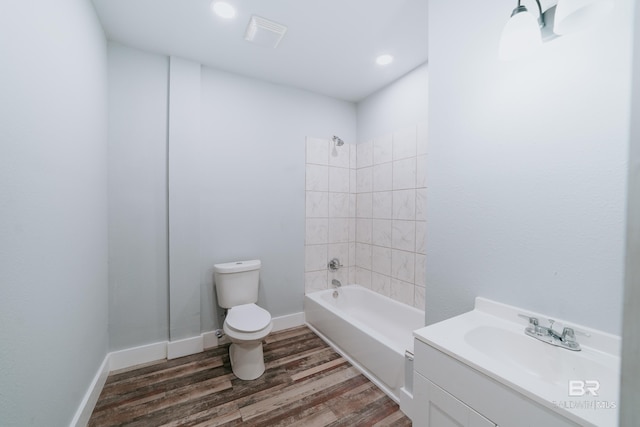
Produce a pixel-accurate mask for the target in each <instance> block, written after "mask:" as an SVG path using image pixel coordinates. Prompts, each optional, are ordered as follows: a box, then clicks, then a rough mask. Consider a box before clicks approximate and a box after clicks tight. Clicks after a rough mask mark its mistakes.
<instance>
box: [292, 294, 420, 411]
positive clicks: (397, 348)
mask: <svg viewBox="0 0 640 427" xmlns="http://www.w3.org/2000/svg"><path fill="white" fill-rule="evenodd" d="M333 291H334V290H333V289H330V290H326V291H319V292H314V293H311V294H308V295H306V296H305V300H304V311H305V317H306V322H307V325H309V326H310V327H311V329H313V330H314V331H315V332H317V333H318V334H319V335H320V336H321V337H322V338H323V339H324V340H325V341H327V342H328V343H329V344H330V345H331V346H332V347H334V348H335V349H336V350H337V351H338V352H339V353H341V354H342V355H343V356H346V357H347V359H349V360H350V361H351V362H352V363H353V362H355V363H354V364H355V365H356V366H357V367H358V368H360V369H361V370H363V372H364V374H365V375H366V376H367V377H369V378H370V379H371V380H372V381H373V382H374V383H376V384H377V385H378V386H379V387H380V388H382V390H383V391H385V392H386V393H387V394H388V395H389V396H390V397H391V398H393V399H394V400H395V401H396V402H398V401H399V395H400V388H401V387H402V386H403V385H404V378H405V351H406V350H409V351H411V353H413V335H412V332H413V331H414V330H415V329H420V328H421V327H423V326H424V311H422V310H418V309H416V308H414V307H411V306H408V305H406V304H402V303H399V302H397V301H394V300H392V299H391V298H387V297H385V296H383V295H380V294H377V293H375V292H373V291H371V290H369V289H367V288H364V287H362V286H359V285H348V286H343V287H342V288H340V289H339V291H338V293H339V296H338V297H337V298H334V297H333V296H332V294H333Z"/></svg>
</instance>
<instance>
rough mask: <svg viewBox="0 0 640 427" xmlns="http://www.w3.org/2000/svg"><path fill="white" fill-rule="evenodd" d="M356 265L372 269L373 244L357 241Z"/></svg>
mask: <svg viewBox="0 0 640 427" xmlns="http://www.w3.org/2000/svg"><path fill="white" fill-rule="evenodd" d="M356 267H360V268H366V269H367V270H371V245H367V244H365V243H356Z"/></svg>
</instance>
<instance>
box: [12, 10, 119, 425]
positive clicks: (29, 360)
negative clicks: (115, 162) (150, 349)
mask: <svg viewBox="0 0 640 427" xmlns="http://www.w3.org/2000/svg"><path fill="white" fill-rule="evenodd" d="M1 9H2V12H0V57H1V58H2V67H1V69H2V71H1V73H0V76H1V77H0V94H1V95H0V151H1V154H0V183H1V184H0V219H1V220H0V325H1V326H0V396H1V397H0V414H1V415H0V419H1V421H0V424H2V425H3V426H20V427H21V426H63V425H68V424H69V423H70V422H71V419H72V417H73V414H74V413H75V411H76V409H77V407H78V404H79V403H80V401H81V399H82V397H83V396H84V394H85V392H86V391H87V389H88V387H89V384H90V382H91V381H92V379H93V377H94V375H95V374H96V371H97V370H98V368H99V367H100V365H101V363H102V361H103V359H104V357H105V354H106V352H107V341H108V337H107V142H106V135H107V110H106V106H107V52H106V41H105V37H104V34H103V32H102V29H101V27H100V24H99V22H98V20H97V18H96V16H95V13H94V10H93V7H92V6H91V3H90V2H88V1H84V0H64V1H56V2H50V1H30V2H22V1H11V2H6V1H5V2H2V7H1Z"/></svg>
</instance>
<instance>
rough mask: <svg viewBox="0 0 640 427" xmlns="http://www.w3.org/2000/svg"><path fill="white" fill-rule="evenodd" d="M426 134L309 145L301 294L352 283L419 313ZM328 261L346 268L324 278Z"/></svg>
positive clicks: (421, 128)
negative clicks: (335, 260)
mask: <svg viewBox="0 0 640 427" xmlns="http://www.w3.org/2000/svg"><path fill="white" fill-rule="evenodd" d="M426 135H427V126H426V123H421V124H417V125H413V126H408V127H405V128H402V129H398V130H397V131H395V132H393V133H390V134H388V135H384V136H381V137H379V138H375V139H373V140H371V141H368V142H365V143H361V144H358V145H349V144H346V145H344V146H342V147H336V146H335V145H334V144H333V143H332V142H331V141H330V140H329V139H321V138H307V141H306V184H305V189H306V192H305V217H306V231H305V292H307V293H309V292H314V291H319V290H323V289H328V288H330V287H331V281H332V280H333V279H338V280H340V281H341V282H342V283H357V284H359V285H361V286H363V287H366V288H369V289H371V290H373V291H374V292H377V293H379V294H381V295H384V296H386V297H390V298H392V299H394V300H396V301H399V302H402V303H405V304H409V305H412V306H414V307H416V308H418V309H421V310H423V309H424V304H425V303H424V294H425V286H426V282H425V264H426V185H427V184H426V170H425V168H426V154H427V141H426ZM332 258H338V259H340V260H341V262H342V264H343V265H344V266H345V268H342V269H339V270H338V271H336V272H331V271H328V270H327V263H328V261H329V260H330V259H332Z"/></svg>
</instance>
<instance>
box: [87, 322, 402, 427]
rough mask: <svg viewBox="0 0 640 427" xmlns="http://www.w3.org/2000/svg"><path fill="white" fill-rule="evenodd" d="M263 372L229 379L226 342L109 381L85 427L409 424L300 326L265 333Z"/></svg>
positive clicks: (128, 371) (115, 375)
mask: <svg viewBox="0 0 640 427" xmlns="http://www.w3.org/2000/svg"><path fill="white" fill-rule="evenodd" d="M264 358H265V365H266V368H267V369H266V371H265V373H264V374H263V375H262V376H261V377H260V378H258V379H256V380H253V381H243V380H240V379H238V378H237V377H235V375H233V373H232V371H231V365H230V363H229V355H228V344H227V345H224V346H220V347H217V348H215V349H211V350H207V351H205V352H203V353H198V354H194V355H191V356H186V357H183V358H180V359H173V360H168V361H160V362H153V363H150V364H146V365H144V366H140V367H139V368H137V369H125V370H121V371H118V372H114V373H112V374H110V375H109V377H108V378H107V381H106V383H105V386H104V388H103V390H102V393H101V395H100V398H99V399H98V402H97V404H96V407H95V409H94V412H93V414H92V416H91V419H90V421H89V426H91V427H105V426H129V427H134V426H164V427H177V426H190V427H212V426H221V427H222V426H223V427H231V426H239V425H241V426H305V427H307V426H310V427H315V426H318V427H320V426H332V427H338V426H356V425H357V426H373V425H375V426H387V425H389V426H410V425H411V421H410V420H409V419H408V418H407V417H406V416H405V415H404V414H403V413H402V412H401V411H400V410H399V408H398V405H397V404H396V403H395V402H393V401H392V400H391V399H389V397H387V396H386V395H385V394H384V393H383V392H382V391H380V390H379V389H378V388H377V387H376V386H375V385H374V384H373V383H371V382H370V381H369V380H368V379H367V378H365V377H364V376H363V375H362V374H360V373H359V371H357V370H356V369H355V368H354V367H353V366H351V364H350V363H349V362H348V361H347V360H345V359H343V358H342V357H341V356H340V355H339V354H337V353H336V352H335V351H333V350H332V349H331V348H330V347H329V346H327V344H326V343H325V342H324V341H322V340H321V339H320V338H318V337H317V336H316V335H315V334H314V333H313V332H312V331H311V330H309V329H308V328H307V327H304V326H301V327H297V328H292V329H287V330H284V331H279V332H276V333H272V334H270V335H269V336H268V337H267V338H266V339H265V341H264Z"/></svg>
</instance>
